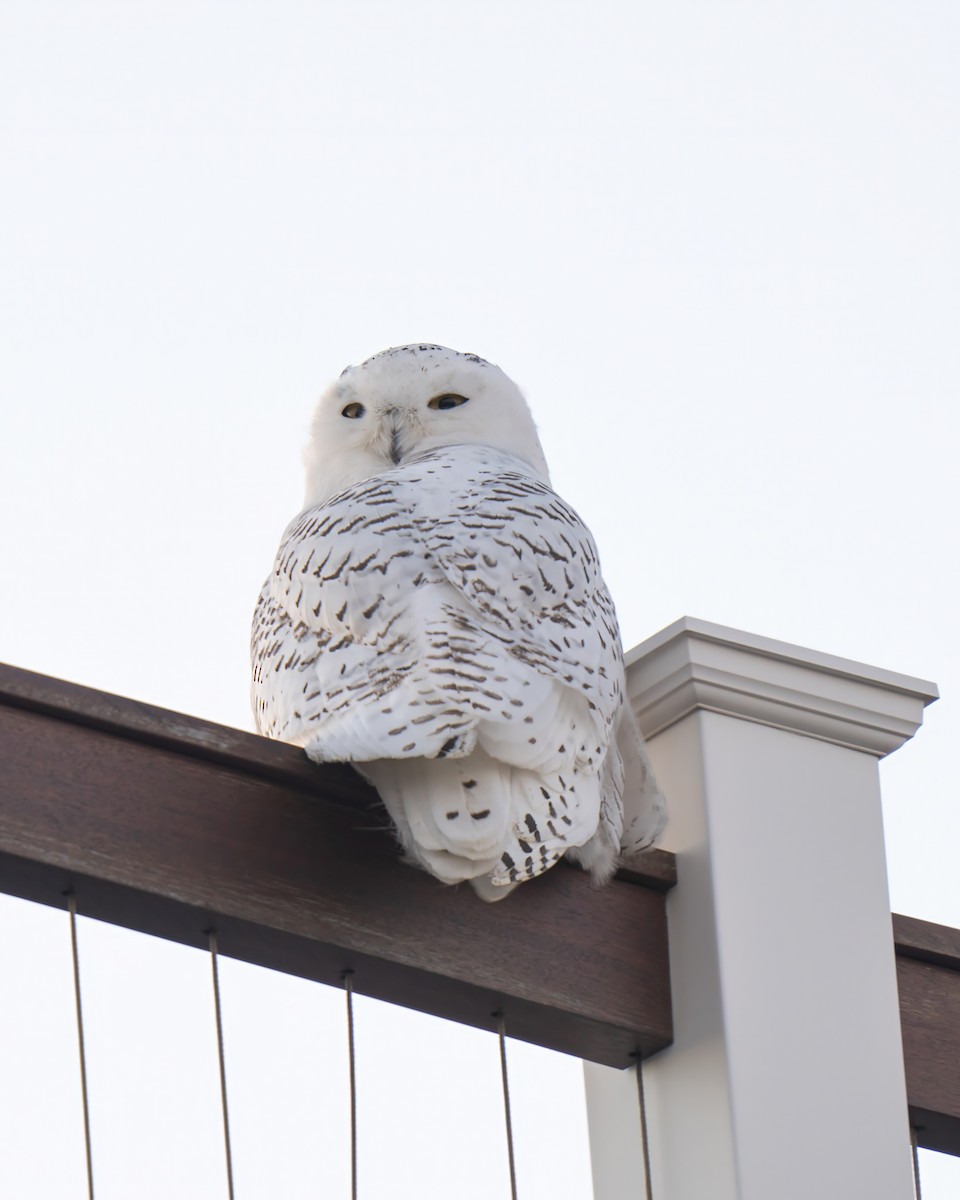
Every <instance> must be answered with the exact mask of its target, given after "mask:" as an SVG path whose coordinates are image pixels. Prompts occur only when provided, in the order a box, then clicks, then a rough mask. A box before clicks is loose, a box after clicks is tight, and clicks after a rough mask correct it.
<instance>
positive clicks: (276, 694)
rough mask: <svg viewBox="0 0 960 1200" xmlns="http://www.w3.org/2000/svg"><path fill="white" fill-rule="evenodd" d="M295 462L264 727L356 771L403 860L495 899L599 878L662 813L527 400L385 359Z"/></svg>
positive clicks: (261, 710)
mask: <svg viewBox="0 0 960 1200" xmlns="http://www.w3.org/2000/svg"><path fill="white" fill-rule="evenodd" d="M305 463H306V475H307V481H306V497H305V507H304V510H303V511H302V512H301V513H300V514H299V515H298V516H297V517H295V518H294V519H293V521H292V522H291V523H290V525H289V526H288V527H287V529H286V531H285V532H284V534H283V539H282V541H281V544H280V549H279V551H278V553H277V557H276V561H275V563H274V567H273V571H272V572H271V574H270V576H269V578H268V579H267V581H266V583H265V584H264V586H263V589H262V591H261V593H260V598H259V601H258V604H257V608H256V613H255V615H254V623H253V634H252V645H251V653H252V661H253V704H254V711H255V714H256V722H257V727H258V729H259V731H260V732H261V733H263V734H266V735H268V736H270V737H275V738H282V739H283V740H285V741H288V742H293V743H295V744H296V745H299V746H302V747H303V748H304V750H305V751H306V753H307V754H308V755H309V757H310V758H311V759H313V760H315V761H316V762H350V763H353V764H354V765H355V766H356V768H357V770H358V771H360V773H361V774H362V775H363V776H365V777H366V778H367V779H368V780H369V781H370V782H371V783H372V784H373V785H374V787H375V788H376V789H377V791H378V792H379V794H380V797H381V799H382V800H383V803H384V805H385V806H386V808H387V811H388V812H389V814H390V816H391V818H392V820H393V822H394V824H395V826H396V830H397V834H398V836H399V839H400V842H401V844H402V846H403V848H404V850H405V852H406V855H407V857H408V859H410V860H412V861H413V862H415V863H416V864H418V865H420V866H421V867H423V868H425V869H426V870H427V871H429V872H431V873H432V874H433V875H435V876H436V877H437V878H438V879H441V880H443V881H444V882H445V883H457V882H460V881H462V880H469V881H470V883H471V884H472V885H473V887H474V888H475V889H476V891H477V893H478V894H479V895H480V896H482V897H483V898H484V899H485V900H499V899H500V898H502V897H503V896H505V895H507V893H508V892H509V891H511V890H512V888H513V887H515V886H516V885H517V884H519V883H522V882H524V881H525V880H528V879H532V878H533V877H534V876H536V875H539V874H541V873H542V872H543V871H545V870H547V869H548V868H549V867H551V866H552V865H553V864H554V863H555V862H556V861H557V860H558V859H559V858H560V857H561V856H563V855H566V856H567V857H568V858H570V859H573V860H574V861H576V862H578V863H579V864H580V865H581V866H582V867H584V868H585V869H587V870H588V871H590V872H591V873H592V874H593V876H594V878H595V879H597V880H598V881H605V880H607V879H609V877H610V876H611V875H612V874H613V872H614V871H615V870H616V866H617V862H618V859H619V857H620V854H621V853H622V852H626V853H634V852H636V851H638V850H640V849H642V848H643V847H645V846H647V845H649V844H651V842H652V841H653V840H654V838H655V837H656V836H657V834H658V833H659V832H660V829H661V827H662V825H663V819H664V804H663V799H662V797H661V795H660V793H659V791H658V790H657V786H656V783H655V781H654V778H653V773H652V771H651V769H650V763H649V759H648V758H647V754H646V749H645V747H644V744H643V740H642V738H641V736H640V732H639V729H638V727H637V724H636V720H635V718H634V715H633V713H632V711H631V709H630V707H629V704H628V703H627V701H626V699H625V687H624V671H623V656H622V650H621V645H620V634H619V631H618V628H617V619H616V613H615V612H614V607H613V603H612V601H611V599H610V596H609V593H608V592H607V588H606V586H605V584H604V582H603V579H602V578H601V575H600V567H599V563H598V559H597V550H596V547H595V546H594V543H593V539H592V537H591V535H590V533H589V531H588V530H587V529H586V527H585V526H584V524H583V522H582V521H581V520H580V518H579V517H578V516H577V514H576V513H575V512H574V511H573V509H572V508H570V506H569V505H568V504H566V503H565V502H564V501H563V500H561V499H560V497H559V496H558V495H557V494H556V493H555V492H554V491H552V490H551V487H550V476H549V473H548V471H547V464H546V462H545V461H544V457H543V451H542V449H541V447H540V441H539V439H538V437H537V431H536V427H535V425H534V422H533V418H532V416H531V414H530V410H529V409H528V407H527V404H526V401H525V400H524V398H523V396H522V394H521V392H520V390H519V388H518V387H517V386H516V384H514V383H513V382H512V381H511V380H510V379H508V378H507V376H506V375H505V374H504V373H503V372H502V371H501V370H500V369H499V368H498V367H496V366H494V365H493V364H492V363H489V362H486V361H485V360H484V359H482V358H479V357H478V356H477V355H476V354H463V353H460V352H458V351H455V350H448V349H446V348H445V347H443V346H433V345H419V344H418V345H413V346H398V347H395V348H393V349H391V350H384V351H382V352H381V353H380V354H376V355H374V356H373V358H370V359H367V361H366V362H363V363H361V364H360V365H359V366H355V367H348V368H347V369H346V370H345V371H344V372H343V374H342V375H341V376H340V378H339V379H338V380H337V381H336V382H335V383H334V384H332V385H331V386H330V387H329V388H328V389H327V391H326V393H325V394H324V395H323V397H322V398H321V400H320V403H319V405H318V407H317V410H316V414H315V416H314V418H313V424H312V427H311V436H310V440H309V444H308V446H307V449H306V451H305Z"/></svg>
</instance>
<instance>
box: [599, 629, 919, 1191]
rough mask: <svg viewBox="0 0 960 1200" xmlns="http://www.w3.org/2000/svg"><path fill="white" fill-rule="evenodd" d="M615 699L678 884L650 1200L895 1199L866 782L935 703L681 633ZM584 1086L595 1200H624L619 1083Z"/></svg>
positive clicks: (868, 670) (897, 1160)
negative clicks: (645, 764)
mask: <svg viewBox="0 0 960 1200" xmlns="http://www.w3.org/2000/svg"><path fill="white" fill-rule="evenodd" d="M628 689H629V693H630V697H631V700H632V702H633V704H634V707H635V709H636V711H637V714H638V717H639V719H640V723H641V726H642V728H643V729H644V732H645V734H646V735H647V738H648V740H649V744H650V753H651V757H652V758H653V761H654V765H655V767H656V769H657V772H658V776H659V778H660V782H661V784H662V786H663V789H664V792H665V793H666V795H667V799H668V804H669V811H670V821H669V825H668V828H667V831H666V834H665V836H664V839H663V845H664V847H665V848H666V849H669V850H672V851H673V852H674V853H675V854H676V855H677V860H678V876H679V883H678V886H677V888H676V889H675V890H674V891H673V892H672V893H671V895H670V898H669V900H668V922H669V936H670V971H671V983H672V988H673V1003H674V1030H675V1040H674V1044H673V1045H672V1046H671V1047H669V1048H668V1049H667V1050H664V1051H662V1052H661V1053H660V1054H659V1055H657V1056H655V1057H654V1058H653V1059H651V1060H649V1061H648V1062H647V1063H645V1065H644V1079H645V1090H646V1096H647V1110H648V1125H649V1137H650V1156H651V1168H652V1175H653V1193H654V1197H655V1200H705V1198H707V1197H709V1200H772V1198H774V1197H775V1198H776V1200H810V1198H811V1197H814V1196H815V1197H817V1200H847V1198H848V1197H850V1196H870V1197H871V1200H908V1198H909V1197H910V1196H911V1195H912V1190H911V1189H912V1172H911V1163H910V1153H909V1131H908V1122H907V1106H906V1092H905V1084H904V1069H903V1053H902V1047H901V1038H900V1019H899V1009H898V1002H897V979H896V967H895V959H894V948H893V936H892V928H891V920H890V905H889V895H888V889H887V876H886V863H885V855H884V845H883V824H882V816H881V809H880V787H879V777H878V770H877V764H878V761H879V758H881V757H882V756H883V755H885V754H888V753H890V752H891V751H893V750H895V749H896V748H897V747H898V746H900V745H902V744H903V743H904V742H905V741H906V740H908V739H909V738H910V737H912V736H913V734H914V733H915V731H916V729H917V728H918V726H919V725H920V722H921V720H922V714H923V709H924V706H925V705H926V704H929V703H930V701H931V700H934V699H935V698H936V696H937V690H936V687H935V686H934V685H933V684H931V683H928V682H926V681H924V680H919V679H913V678H910V677H907V676H904V675H899V674H895V673H893V672H890V671H886V670H882V669H879V668H875V667H869V666H864V665H862V664H860V663H854V662H849V661H847V660H845V659H840V658H836V657H834V656H832V655H827V654H822V653H820V652H818V651H813V650H806V649H803V648H800V647H797V646H791V645H787V644H784V643H781V642H776V641H773V640H772V639H769V638H764V637H759V636H757V635H755V634H750V633H743V632H740V631H738V630H733V629H727V628H724V627H723V626H719V625H714V624H711V623H709V622H706V621H700V620H696V619H694V618H690V617H685V618H683V619H681V620H680V621H677V622H676V623H674V624H673V625H671V626H669V627H668V628H667V629H665V630H663V631H662V632H661V633H659V634H657V635H655V636H654V637H652V638H650V639H649V640H648V641H646V642H644V643H643V644H642V645H640V646H638V647H636V649H634V650H633V651H632V652H631V653H630V654H629V655H628ZM585 1070H586V1082H587V1101H588V1114H589V1119H590V1131H591V1142H592V1152H593V1159H594V1184H595V1193H596V1200H626V1198H627V1197H635V1196H636V1195H638V1194H641V1193H640V1192H639V1191H638V1188H639V1187H641V1186H642V1160H641V1159H640V1157H639V1141H640V1135H639V1123H636V1124H634V1125H633V1127H632V1132H631V1122H630V1121H629V1119H625V1117H624V1114H625V1113H633V1112H635V1109H636V1095H637V1093H636V1080H635V1079H634V1078H633V1072H632V1071H630V1072H616V1071H613V1070H611V1069H610V1068H606V1067H599V1066H595V1065H591V1064H588V1065H587V1066H586V1067H585Z"/></svg>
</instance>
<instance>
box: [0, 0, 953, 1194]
mask: <svg viewBox="0 0 960 1200" xmlns="http://www.w3.org/2000/svg"><path fill="white" fill-rule="evenodd" d="M958 56H960V10H958V8H957V7H956V5H955V4H953V3H949V2H946V0H944V2H941V3H936V2H932V0H930V2H926V0H911V2H910V3H908V2H907V0H895V2H894V0H849V2H847V3H840V4H838V3H823V2H817V0H814V2H810V0H806V2H803V3H801V2H800V0H785V2H783V3H766V2H760V0H757V2H756V3H736V2H725V3H712V4H711V3H706V2H703V3H693V2H691V0H686V2H684V0H676V2H673V3H670V4H653V3H649V2H644V3H641V4H627V3H626V0H623V2H621V3H615V2H613V0H599V2H597V0H595V2H594V3H592V4H590V5H585V4H582V3H565V2H554V3H550V4H547V3H533V2H528V3H518V2H515V3H509V4H508V3H503V2H501V0H483V2H482V3H480V2H476V0H462V2H460V3H457V4H450V3H440V2H430V0H395V2H394V3H385V2H384V3H377V2H373V0H368V2H366V3H363V2H360V0H353V2H351V3H348V2H346V0H343V2H326V3H324V2H321V0H317V2H315V3H311V4H306V3H284V2H280V3H274V4H267V3H264V2H262V0H260V2H254V3H233V4H227V3H225V2H224V3H209V2H207V3H204V2H202V0H191V2H190V3H184V2H171V0H166V2H165V3H162V4H161V3H156V2H147V0H141V2H139V3H137V4H125V3H120V2H119V0H118V2H116V3H112V4H111V3H93V2H84V0H78V2H77V3H66V0H62V2H61V3H44V2H43V0H22V2H20V0H5V3H4V4H3V5H2V7H0V122H2V126H0V139H2V140H0V171H2V174H3V180H2V188H0V336H2V344H0V389H2V410H0V420H2V429H0V488H2V518H0V564H2V571H3V576H2V579H3V584H4V586H3V589H2V600H0V658H3V659H5V660H7V661H9V662H12V663H14V664H17V665H19V666H23V667H28V668H31V669H33V670H37V671H41V672H45V673H48V674H52V675H57V676H61V677H64V678H67V679H72V680H77V681H79V682H82V683H85V684H88V685H90V686H93V687H96V688H102V689H105V690H108V691H114V692H119V693H122V694H125V695H129V696H134V697H137V698H140V699H144V700H148V701H150V702H152V703H156V704H160V705H164V706H167V707H170V708H174V709H179V710H182V711H185V712H190V713H195V714H198V715H201V716H204V717H207V718H210V719H213V720H216V721H220V722H223V723H225V724H235V725H239V726H242V727H245V728H249V726H250V719H249V715H248V708H247V698H246V694H247V662H246V645H247V636H248V632H247V631H248V623H249V615H250V610H251V608H252V604H253V600H254V597H255V595H256V592H257V590H258V588H259V585H260V582H261V580H262V578H263V576H264V575H265V574H266V572H267V570H268V568H269V566H270V562H271V559H272V556H273V553H274V550H275V547H276V543H277V540H278V537H279V534H280V532H281V530H282V528H283V526H284V525H285V523H286V521H287V520H288V519H289V517H290V516H291V515H293V513H294V512H295V511H296V510H297V508H298V506H299V503H300V489H301V477H300V463H299V453H300V447H301V445H302V443H303V440H304V436H305V431H306V426H307V423H308V420H309V416H310V411H311V407H312V404H313V403H314V400H315V398H316V395H317V394H318V392H319V390H320V388H321V387H322V386H323V385H324V384H325V383H326V382H328V380H329V379H330V378H332V377H333V376H334V375H335V374H337V373H338V372H339V371H340V369H341V368H342V367H343V366H345V365H346V364H347V363H351V362H357V361H360V360H361V359H363V358H365V357H367V356H368V355H370V354H372V353H374V352H376V351H377V350H380V349H382V348H384V347H385V346H388V345H395V344H399V343H403V342H407V341H415V340H421V339H429V340H432V341H439V342H441V343H443V344H446V345H451V346H454V347H456V348H458V349H463V350H473V351H476V352H477V353H479V354H481V355H483V356H484V357H487V358H490V359H492V360H493V361H495V362H497V363H499V364H500V365H501V366H503V367H504V369H505V370H506V371H507V372H508V373H509V374H511V375H512V376H513V377H514V378H516V379H517V381H518V382H519V383H520V384H521V386H522V387H523V388H524V389H525V390H526V392H527V394H528V397H529V399H530V402H531V405H532V407H533V409H534V412H535V415H536V417H537V420H538V422H539V425H540V429H541V433H542V438H543V442H544V445H545V448H546V452H547V458H548V460H549V462H550V463H551V467H552V471H553V476H554V483H555V485H556V486H557V489H558V490H559V491H560V492H561V493H562V494H563V495H564V496H565V497H566V498H567V499H569V500H570V501H571V502H572V503H573V504H574V505H575V506H576V507H577V508H578V509H579V510H580V512H581V513H582V515H583V516H584V517H585V518H586V520H587V522H588V524H589V525H590V526H591V527H592V529H593V531H594V534H595V536H596V539H597V541H598V543H599V545H600V548H601V553H602V556H603V560H604V565H605V572H606V575H607V578H608V581H609V583H610V585H611V588H612V590H613V592H614V595H615V597H616V598H617V601H618V606H619V610H620V614H621V621H622V626H623V632H624V640H625V642H626V644H627V645H628V646H629V645H632V644H633V643H635V642H637V641H639V640H641V639H642V638H644V637H646V636H648V635H649V634H651V633H653V632H655V631H656V630H657V629H659V628H660V627H662V626H663V625H665V624H668V623H669V622H671V621H672V620H674V619H675V618H676V617H678V616H680V615H681V614H683V613H691V614H693V615H696V616H699V617H703V618H705V619H708V620H712V621H718V622H720V623H723V624H727V625H732V626H735V627H738V628H742V629H746V630H750V631H753V632H756V633H760V634H765V635H769V636H772V637H776V638H781V639H784V640H787V641H792V642H796V643H799V644H801V645H804V646H810V647H813V648H816V649H819V650H823V651H827V652H830V653H834V654H840V655H843V656H845V657H849V658H854V659H859V660H862V661H865V662H867V663H871V664H874V665H877V666H882V667H887V668H891V669H894V670H898V671H903V672H906V673H909V674H913V675H919V676H921V677H924V678H929V679H934V680H936V681H937V682H938V683H939V684H940V686H941V690H942V693H943V699H942V700H941V701H940V702H939V703H938V704H936V705H935V706H934V707H933V708H932V709H930V710H928V715H927V722H926V724H925V726H924V728H923V729H922V730H921V731H920V733H919V734H918V736H917V738H916V739H915V740H914V742H912V743H911V744H909V745H908V746H907V747H905V748H904V749H903V750H902V751H900V752H898V753H897V754H896V755H895V756H893V758H892V759H891V760H890V761H889V762H887V763H885V764H884V766H883V768H882V770H883V780H884V804H885V820H886V828H887V840H888V857H889V865H890V882H891V893H892V904H893V907H894V909H896V910H898V911H901V912H906V913H910V914H913V915H916V916H920V917H924V918H927V919H930V920H936V921H941V922H944V923H947V924H952V925H960V887H958V884H957V865H956V864H957V859H958V835H960V812H958V806H957V804H956V802H955V784H954V777H955V776H954V769H953V768H954V762H953V757H954V756H953V749H954V745H955V742H956V736H955V731H956V730H957V728H958V721H960V714H958V706H957V700H956V695H957V687H958V685H960V669H958V668H960V662H958V654H957V648H956V639H955V637H954V629H955V624H956V614H957V610H958V587H957V582H958V568H957V546H956V533H955V531H956V527H957V516H958V513H957V508H958V505H957V492H958V488H957V479H956V476H957V438H956V428H955V426H956V420H955V416H954V413H955V410H956V406H957V399H958V378H960V372H958V341H960V339H958V336H957V334H958V328H960V311H958V308H960V305H958V292H960V284H958V279H960V238H958V233H957V228H958V221H957V213H960V170H958V166H957V162H958V125H960V71H958V70H957V62H958ZM812 799H813V798H812ZM829 836H830V824H829V814H823V813H819V812H818V811H817V809H816V806H815V805H812V806H811V825H810V844H811V852H812V853H815V848H816V844H817V842H818V841H819V840H820V839H823V838H829ZM667 844H669V840H668V841H667ZM759 852H762V848H759ZM80 933H81V943H82V946H81V949H82V955H83V970H84V985H85V995H86V1003H87V1013H88V1022H89V1041H90V1046H89V1053H90V1064H91V1065H90V1069H91V1089H92V1095H91V1099H92V1104H93V1121H94V1139H95V1147H94V1151H95V1157H96V1170H97V1185H98V1188H97V1195H98V1197H100V1198H102V1200H110V1198H116V1200H125V1198H127V1197H137V1200H151V1198H152V1197H171V1196H176V1197H178V1198H184V1200H190V1198H192V1197H196V1198H197V1200H207V1198H210V1197H219V1196H222V1195H224V1194H225V1191H224V1185H223V1170H222V1159H221V1144H220V1141H219V1127H218V1124H217V1122H218V1120H219V1117H218V1112H217V1098H218V1096H217V1081H216V1075H215V1070H216V1062H215V1053H214V1045H213V1041H212V1017H211V1014H210V1011H209V1005H210V997H209V964H208V962H207V961H206V959H205V958H204V956H203V955H201V954H199V953H197V952H192V951H188V950H185V949H183V948H180V947H176V946H168V945H164V944H158V943H154V942H153V941H151V940H149V939H144V938H138V937H135V936H134V935H131V934H128V933H126V932H124V931H118V930H113V929H110V928H106V927H102V926H98V925H96V924H94V923H92V922H82V924H81V930H80ZM68 950H69V944H68V940H67V928H66V918H65V917H64V915H63V914H62V913H59V912H53V911H47V910H43V909H40V908H33V907H31V906H27V905H25V904H22V903H21V902H19V901H12V900H7V901H4V902H3V904H2V907H0V963H2V970H3V976H4V984H3V988H2V991H0V1039H2V1048H0V1056H2V1060H3V1064H4V1065H3V1071H2V1077H0V1137H2V1138H3V1144H2V1146H0V1192H2V1194H3V1195H4V1196H10V1197H15V1198H16V1200H34V1198H36V1200H45V1198H46V1197H54V1196H56V1197H57V1198H58V1200H60V1198H71V1197H81V1196H83V1195H84V1194H85V1193H84V1187H85V1184H84V1177H83V1160H82V1144H81V1141H80V1121H79V1107H78V1103H79V1101H78V1090H77V1081H76V1062H75V1044H74V1033H73V1027H72V1024H71V1022H72V1008H71V1005H72V996H71V993H70V976H69V958H68ZM223 987H224V1005H225V1021H226V1035H227V1042H228V1055H229V1063H228V1066H229V1070H230V1084H231V1099H232V1102H233V1105H234V1124H235V1131H236V1160H237V1161H236V1173H237V1196H238V1197H240V1198H242V1200H254V1198H258V1197H263V1198H267V1197H278V1196H283V1197H297V1198H299V1197H301V1196H302V1197H307V1196H316V1195H322V1196H330V1197H334V1196H345V1195H346V1194H347V1182H346V1180H347V1153H346V1144H345V1143H346V1138H345V1133H346V1102H345V1093H344V1088H343V1082H344V1073H345V1059H344V1053H345V1052H344V1046H343V1029H342V997H341V996H340V995H339V994H338V993H336V992H329V991H325V990H324V989H320V988H317V987H314V986H312V985H308V984H306V983H303V982H302V981H299V980H290V979H284V978H282V977H278V976H274V975H272V974H270V973H268V972H262V971H255V970H253V969H252V968H249V967H245V966H243V965H240V964H234V963H230V962H224V964H223ZM358 1037H359V1043H360V1055H361V1061H360V1087H361V1094H360V1106H361V1122H362V1127H361V1133H362V1138H363V1144H362V1171H363V1176H362V1179H361V1194H362V1195H363V1196H365V1197H376V1196H384V1197H418V1198H420V1197H424V1198H433V1197H437V1198H448V1197H453V1196H457V1197H465V1198H468V1200H469V1198H472V1197H481V1196H483V1197H488V1196H490V1195H498V1196H500V1195H505V1194H506V1174H505V1162H504V1156H503V1145H502V1131H501V1112H500V1107H499V1096H498V1088H499V1076H498V1070H499V1067H498V1063H497V1058H496V1044H495V1041H494V1040H493V1039H492V1038H490V1037H489V1036H487V1035H482V1034H477V1033H475V1032H473V1031H468V1030H458V1029H456V1028H453V1027H447V1026H445V1025H443V1024H442V1023H439V1022H432V1021H427V1020H426V1019H425V1018H421V1017H419V1016H417V1015H415V1014H406V1013H399V1012H391V1011H390V1010H387V1009H385V1008H384V1007H383V1006H379V1005H374V1004H372V1003H370V1002H365V1001H363V1000H360V1001H359V1003H358ZM511 1054H512V1057H511V1064H512V1067H513V1078H514V1083H515V1091H516V1095H515V1104H516V1114H515V1122H516V1129H517V1136H518V1140H519V1156H520V1161H519V1168H520V1175H521V1178H520V1185H521V1195H522V1197H523V1200H538V1198H541V1197H548V1196H549V1197H551V1198H553V1197H556V1196H569V1197H585V1196H588V1195H589V1182H588V1179H589V1174H588V1167H587V1157H586V1140H585V1131H584V1116H583V1104H582V1099H581V1096H580V1093H579V1066H578V1064H577V1063H575V1062H573V1061H572V1060H568V1059H564V1058H562V1057H559V1056H554V1055H548V1054H546V1053H544V1052H539V1051H536V1050H532V1049H530V1048H526V1047H521V1046H512V1047H511ZM824 1119H825V1120H827V1119H829V1117H828V1115H827V1113H825V1117H824ZM638 1194H640V1184H639V1181H638ZM957 1194H960V1171H958V1164H957V1163H955V1162H953V1161H952V1160H942V1161H941V1160H940V1159H939V1158H936V1157H934V1156H929V1155H924V1196H925V1197H926V1198H927V1200H938V1198H946V1197H955V1196H956V1195H957Z"/></svg>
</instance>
